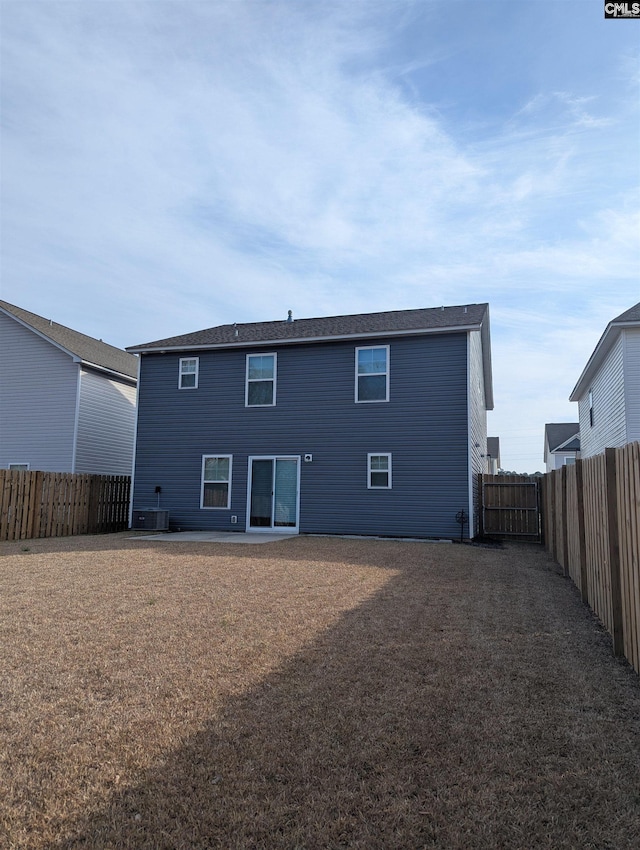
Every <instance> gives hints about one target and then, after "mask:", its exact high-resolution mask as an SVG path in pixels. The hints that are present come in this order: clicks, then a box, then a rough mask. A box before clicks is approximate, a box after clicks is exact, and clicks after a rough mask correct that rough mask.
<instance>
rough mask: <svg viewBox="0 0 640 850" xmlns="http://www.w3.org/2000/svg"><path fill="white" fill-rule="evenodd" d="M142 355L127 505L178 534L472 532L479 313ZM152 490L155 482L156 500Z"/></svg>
mask: <svg viewBox="0 0 640 850" xmlns="http://www.w3.org/2000/svg"><path fill="white" fill-rule="evenodd" d="M128 350H129V351H132V352H135V353H137V354H139V355H140V377H139V388H138V423H137V439H136V452H135V472H134V488H133V508H134V509H135V510H136V511H142V510H146V509H152V508H155V507H156V506H157V504H158V497H159V500H160V503H161V507H162V508H163V509H166V510H168V511H169V515H170V524H171V527H172V528H180V529H192V530H196V529H201V530H202V529H208V530H218V531H233V530H237V531H265V530H269V531H282V532H286V533H296V532H302V533H324V534H363V535H391V536H410V537H451V538H455V537H458V536H459V535H460V525H459V524H458V522H457V521H456V514H457V513H458V512H459V511H461V510H463V511H465V512H466V513H467V515H468V516H471V517H472V520H471V527H470V529H469V527H468V526H467V528H466V529H465V536H470V535H473V534H474V533H475V531H476V530H477V516H476V514H477V504H476V489H477V486H476V481H477V473H478V472H481V471H483V469H484V465H485V464H486V461H485V457H484V456H485V454H486V439H487V437H486V434H487V428H486V411H487V409H491V408H492V406H493V403H492V389H491V356H490V337H489V311H488V306H487V305H486V304H472V305H467V306H461V307H444V308H436V309H423V310H403V311H394V312H385V313H370V314H363V315H357V316H337V317H328V318H318V319H300V320H295V321H293V320H292V318H291V316H289V319H288V320H285V321H280V322H259V323H251V324H237V325H223V326H220V327H215V328H210V329H208V330H204V331H199V332H196V333H193V334H187V335H184V336H179V337H174V338H171V339H165V340H160V341H158V342H152V343H148V344H145V345H139V346H134V347H131V348H129V349H128ZM157 488H161V490H160V493H158V491H157Z"/></svg>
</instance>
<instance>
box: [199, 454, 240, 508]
mask: <svg viewBox="0 0 640 850" xmlns="http://www.w3.org/2000/svg"><path fill="white" fill-rule="evenodd" d="M212 457H217V458H227V459H228V461H229V480H228V481H227V504H226V505H224V506H223V505H219V506H216V505H205V503H204V485H205V484H212V483H216V482H212V481H205V480H204V469H205V461H207V460H209V459H210V458H212ZM232 475H233V455H223V454H210V455H202V470H201V472H200V510H203V511H228V510H230V509H231V480H232ZM217 483H219V484H221V483H224V482H217Z"/></svg>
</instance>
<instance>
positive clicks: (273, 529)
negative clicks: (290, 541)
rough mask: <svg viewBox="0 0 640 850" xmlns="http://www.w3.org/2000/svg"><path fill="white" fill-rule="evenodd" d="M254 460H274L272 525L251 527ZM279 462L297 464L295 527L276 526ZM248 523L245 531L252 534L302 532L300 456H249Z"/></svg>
mask: <svg viewBox="0 0 640 850" xmlns="http://www.w3.org/2000/svg"><path fill="white" fill-rule="evenodd" d="M254 460H272V461H273V471H272V488H271V489H272V494H271V525H270V526H268V525H263V526H252V525H251V486H252V479H253V461H254ZM279 460H294V461H295V462H296V524H295V526H292V525H287V526H281V525H274V521H275V513H276V511H275V498H276V494H275V478H276V461H279ZM247 466H248V469H247V521H246V525H245V529H246V531H247V532H249V533H251V534H256V533H258V534H260V533H262V534H298V533H299V531H300V455H277V454H276V455H249V458H248V460H247Z"/></svg>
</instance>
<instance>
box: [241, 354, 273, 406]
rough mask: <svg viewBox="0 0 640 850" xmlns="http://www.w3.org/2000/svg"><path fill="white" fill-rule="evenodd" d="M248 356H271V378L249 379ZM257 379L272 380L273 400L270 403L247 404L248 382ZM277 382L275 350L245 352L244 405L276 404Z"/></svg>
mask: <svg viewBox="0 0 640 850" xmlns="http://www.w3.org/2000/svg"><path fill="white" fill-rule="evenodd" d="M250 357H273V378H254V379H252V380H251V382H250V381H249V358H250ZM258 380H260V381H265V380H266V381H273V401H272V402H271V404H249V383H252V384H253V383H256V382H257V381H258ZM277 383H278V354H277V352H276V351H264V352H263V351H261V352H260V353H258V352H256V351H254V352H252V353H251V354H247V361H246V366H245V376H244V406H245V407H275V406H276V389H277Z"/></svg>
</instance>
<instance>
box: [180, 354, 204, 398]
mask: <svg viewBox="0 0 640 850" xmlns="http://www.w3.org/2000/svg"><path fill="white" fill-rule="evenodd" d="M198 360H199V358H198V357H181V358H180V372H179V378H178V388H179V389H181V390H196V389H197V388H198Z"/></svg>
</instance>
